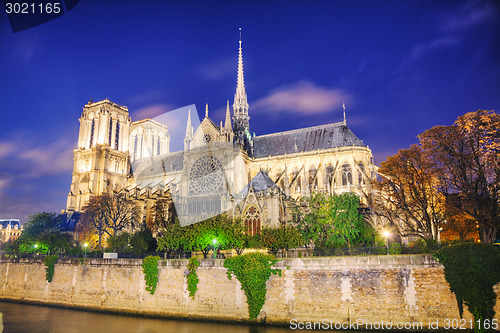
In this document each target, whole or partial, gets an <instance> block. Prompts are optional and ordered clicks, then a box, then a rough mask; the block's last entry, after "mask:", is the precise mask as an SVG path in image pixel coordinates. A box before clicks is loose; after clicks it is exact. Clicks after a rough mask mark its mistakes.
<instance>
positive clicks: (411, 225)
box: [373, 145, 446, 240]
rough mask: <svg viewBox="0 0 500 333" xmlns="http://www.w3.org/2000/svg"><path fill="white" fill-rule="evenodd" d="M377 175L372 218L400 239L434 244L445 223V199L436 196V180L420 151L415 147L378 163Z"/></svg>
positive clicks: (438, 195) (437, 181)
mask: <svg viewBox="0 0 500 333" xmlns="http://www.w3.org/2000/svg"><path fill="white" fill-rule="evenodd" d="M378 172H379V174H380V176H381V177H380V179H379V180H378V181H376V182H375V183H374V188H375V189H376V191H377V193H378V195H377V196H376V197H375V198H374V202H373V212H374V214H376V215H378V216H379V217H382V220H383V221H384V223H386V224H388V225H386V227H387V228H390V229H396V230H397V231H398V232H399V234H400V235H401V236H410V235H413V236H419V237H421V238H423V239H434V240H438V237H439V227H440V225H441V224H442V223H443V222H444V221H445V219H446V210H445V203H446V198H445V196H444V195H443V194H442V193H440V192H439V189H440V185H441V184H440V179H439V178H438V177H437V175H436V173H435V168H434V165H433V163H432V161H431V160H429V158H428V157H427V156H426V154H425V153H424V151H423V150H422V149H421V148H420V147H419V146H417V145H412V146H411V147H410V148H408V149H403V150H400V151H399V152H398V153H397V154H396V155H394V156H390V157H388V158H387V161H385V162H382V164H381V167H380V168H379V170H378Z"/></svg>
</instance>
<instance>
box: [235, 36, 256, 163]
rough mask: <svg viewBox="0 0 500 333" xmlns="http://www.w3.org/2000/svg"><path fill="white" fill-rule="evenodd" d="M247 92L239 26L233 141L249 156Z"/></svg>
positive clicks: (250, 140) (251, 154)
mask: <svg viewBox="0 0 500 333" xmlns="http://www.w3.org/2000/svg"><path fill="white" fill-rule="evenodd" d="M248 108H249V107H248V101H247V93H246V92H245V80H244V77H243V51H242V48H241V28H240V47H239V53H238V78H237V84H236V93H235V94H234V104H233V114H234V115H233V132H234V143H235V144H237V145H240V146H241V147H242V148H243V150H245V151H246V152H247V154H248V155H249V156H253V141H252V137H251V135H250V124H249V120H250V117H249V116H248Z"/></svg>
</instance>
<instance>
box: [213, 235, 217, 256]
mask: <svg viewBox="0 0 500 333" xmlns="http://www.w3.org/2000/svg"><path fill="white" fill-rule="evenodd" d="M212 244H214V247H213V250H214V259H215V258H216V256H217V252H216V251H215V250H216V249H217V246H216V245H217V239H215V238H214V239H213V240H212Z"/></svg>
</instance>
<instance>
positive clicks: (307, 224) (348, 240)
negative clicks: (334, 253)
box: [297, 193, 373, 248]
mask: <svg viewBox="0 0 500 333" xmlns="http://www.w3.org/2000/svg"><path fill="white" fill-rule="evenodd" d="M358 208H359V198H358V197H357V196H356V195H355V194H354V193H344V194H342V195H324V194H321V193H318V194H315V195H313V196H311V197H310V198H309V199H308V205H307V208H306V211H303V212H299V214H298V215H299V218H298V221H297V228H298V230H299V232H300V233H301V234H302V236H303V237H304V241H305V242H306V243H312V244H314V246H315V247H316V248H326V247H338V246H342V247H343V246H348V247H350V246H351V245H355V246H359V245H364V244H366V243H370V242H372V241H373V232H372V231H371V230H370V229H371V227H370V226H369V225H368V224H367V223H366V222H365V221H364V219H363V216H362V215H361V214H360V213H359V212H358Z"/></svg>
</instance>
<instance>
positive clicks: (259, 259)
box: [224, 253, 281, 320]
mask: <svg viewBox="0 0 500 333" xmlns="http://www.w3.org/2000/svg"><path fill="white" fill-rule="evenodd" d="M277 262H278V259H276V257H275V256H273V255H269V254H262V253H248V254H245V255H242V256H236V257H230V258H227V259H226V260H225V261H224V267H225V268H227V277H228V279H229V280H231V277H232V274H234V275H235V276H236V278H237V279H238V281H240V283H241V289H243V290H244V291H245V295H246V297H247V304H248V313H249V317H250V319H251V320H253V319H257V316H258V315H259V313H260V310H261V309H262V307H263V306H264V303H265V302H266V293H267V289H266V282H267V280H268V279H269V277H270V276H271V274H278V275H279V276H281V271H280V270H279V269H272V268H271V266H273V265H274V264H276V263H277Z"/></svg>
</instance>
